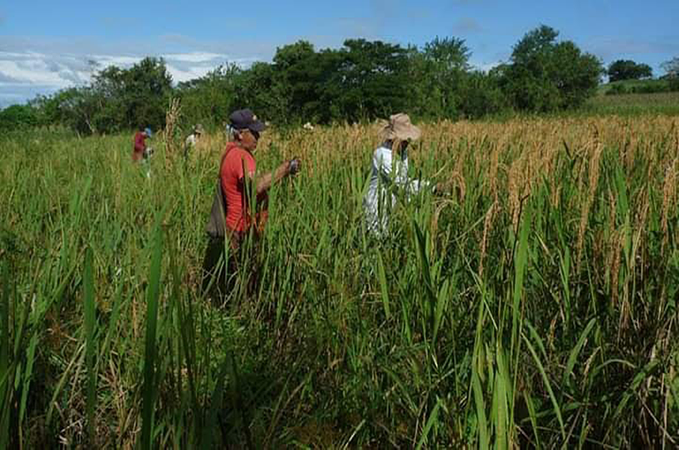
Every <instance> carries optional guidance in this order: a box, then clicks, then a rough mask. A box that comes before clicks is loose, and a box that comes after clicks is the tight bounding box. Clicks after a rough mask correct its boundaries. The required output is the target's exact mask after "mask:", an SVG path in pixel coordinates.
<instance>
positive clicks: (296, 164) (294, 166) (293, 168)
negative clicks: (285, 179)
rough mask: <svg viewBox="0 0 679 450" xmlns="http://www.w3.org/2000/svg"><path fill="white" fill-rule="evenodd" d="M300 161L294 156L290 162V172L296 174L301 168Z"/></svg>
mask: <svg viewBox="0 0 679 450" xmlns="http://www.w3.org/2000/svg"><path fill="white" fill-rule="evenodd" d="M300 164H301V163H300V161H299V159H298V158H293V159H291V160H290V161H289V162H288V174H290V175H296V174H297V173H298V172H299V170H300Z"/></svg>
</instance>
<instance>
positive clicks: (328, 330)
mask: <svg viewBox="0 0 679 450" xmlns="http://www.w3.org/2000/svg"><path fill="white" fill-rule="evenodd" d="M677 125H678V124H677V121H676V119H674V118H671V117H665V118H663V117H655V116H641V117H638V118H636V119H635V120H631V119H616V118H605V119H603V118H602V119H576V118H567V119H551V120H545V119H538V120H513V121H508V122H506V123H501V124H500V123H493V124H489V123H467V122H459V123H447V122H443V123H438V124H430V125H427V124H424V125H423V129H424V134H423V135H424V139H423V140H422V142H421V143H418V144H417V145H415V146H414V148H413V149H412V151H411V159H412V160H413V161H412V166H413V170H412V174H411V175H412V176H415V177H421V178H426V179H432V180H434V181H449V182H450V185H451V191H450V194H449V195H448V196H445V197H434V196H432V195H430V194H429V193H423V194H420V195H417V196H415V197H414V198H411V199H410V201H405V199H403V198H402V199H400V201H399V207H398V208H397V209H396V211H395V212H394V218H393V220H392V221H391V230H390V233H389V235H388V236H386V237H385V238H384V239H376V238H374V237H373V236H370V235H368V234H366V233H365V230H364V224H363V223H362V221H361V217H362V210H361V204H362V197H363V194H364V192H365V189H366V182H367V177H368V170H369V167H370V157H371V154H372V151H373V148H374V147H375V145H376V144H377V143H378V140H377V135H376V132H375V129H373V128H372V127H369V126H346V127H330V128H317V129H315V130H313V131H304V132H303V131H301V130H296V131H295V130H293V131H286V132H285V133H282V132H281V133H276V132H269V133H267V134H265V136H264V138H263V139H262V142H261V148H260V150H258V153H257V159H258V164H259V167H260V168H262V169H269V168H273V167H275V165H276V164H277V163H280V162H281V161H282V160H284V159H286V158H291V157H293V156H298V157H300V158H301V159H302V161H303V172H302V173H300V174H299V175H298V176H297V177H296V178H295V179H291V180H286V181H284V182H283V183H281V184H280V185H278V186H276V187H275V188H274V189H273V191H272V192H271V195H270V200H269V211H270V220H269V223H268V226H267V230H266V234H265V237H264V239H263V240H262V242H260V244H259V246H258V247H257V249H256V250H255V251H253V253H252V254H251V255H252V258H253V259H254V260H253V261H250V262H249V263H247V264H258V265H259V266H260V273H261V275H260V283H259V285H258V288H257V290H256V291H255V292H254V293H249V294H248V293H247V290H246V289H241V287H243V286H241V285H242V284H244V283H245V282H246V280H247V278H248V277H247V275H248V271H249V269H248V268H247V267H246V268H245V269H244V270H243V273H242V274H241V280H240V283H239V285H238V286H237V287H238V288H237V289H235V290H234V291H233V293H232V294H231V295H230V296H227V297H226V298H214V297H211V296H205V295H203V294H202V293H201V292H200V289H199V288H200V284H201V276H202V274H201V263H202V257H203V251H204V249H205V245H206V239H205V235H204V226H205V222H206V221H207V218H208V214H209V208H210V204H211V200H212V198H211V195H212V190H213V189H214V178H215V176H216V172H217V167H216V165H217V163H218V161H219V155H220V153H221V151H222V150H223V148H224V143H225V140H224V137H223V136H221V135H218V134H214V135H209V136H207V139H205V140H204V141H203V142H202V143H201V144H200V145H199V147H198V149H197V150H196V151H195V152H194V153H193V154H192V155H191V156H190V158H189V159H188V160H187V161H184V160H183V158H181V157H176V158H175V157H173V155H167V154H165V153H164V150H163V149H164V145H163V143H162V142H153V143H152V145H153V146H154V147H155V148H156V155H155V157H154V160H153V161H152V162H151V177H150V178H147V177H146V175H145V172H144V171H143V170H141V168H140V167H139V166H136V165H133V164H132V163H131V158H130V147H131V136H127V135H124V136H108V137H93V138H86V139H78V138H76V137H68V136H66V135H63V134H56V133H47V132H43V133H35V134H32V135H27V136H14V137H5V138H4V139H3V140H2V141H0V146H1V147H0V148H1V150H0V151H2V155H3V165H2V166H1V167H0V177H1V179H2V184H1V185H0V191H1V192H0V206H1V209H0V212H1V214H2V222H0V223H1V227H2V228H1V229H0V244H1V247H0V252H1V254H0V257H1V258H2V266H3V271H2V272H0V273H2V275H1V276H2V279H1V280H2V289H1V292H2V297H1V298H0V300H1V301H0V311H2V317H1V318H0V319H2V320H0V332H1V334H0V401H1V402H2V403H1V404H2V406H3V407H2V408H1V411H2V412H1V414H0V444H5V445H7V446H9V447H17V446H18V445H19V444H20V443H21V444H23V445H24V446H26V447H36V446H39V445H42V446H55V445H58V444H66V445H71V444H73V445H78V444H82V445H93V446H108V447H116V448H118V447H122V448H131V447H133V446H135V445H142V446H143V447H144V448H149V447H151V446H158V447H161V448H166V447H175V448H189V447H197V446H200V445H208V446H210V445H215V446H218V447H220V446H223V445H226V444H231V445H235V446H248V445H249V446H252V447H259V446H265V447H272V448H278V447H285V446H295V445H298V446H302V447H312V448H343V447H361V446H373V447H385V446H401V447H405V448H411V447H417V446H421V447H436V446H440V447H459V446H462V445H469V446H471V447H481V448H487V447H495V448H509V447H512V446H522V447H523V446H529V445H533V446H538V447H544V448H553V447H560V446H562V445H565V446H566V447H569V448H570V447H590V446H599V445H605V446H610V447H612V448H618V447H628V448H639V447H650V446H662V445H663V444H664V445H666V447H668V448H669V447H672V446H675V445H677V443H678V442H679V435H678V433H679V416H678V415H677V413H678V412H679V411H678V408H679V406H678V403H677V400H679V380H678V379H677V377H676V357H677V341H676V339H674V338H673V331H674V328H675V326H676V315H677V312H676V300H677V298H679V248H678V238H679V236H678V234H677V233H678V228H677V225H678V223H677V219H678V215H679V214H678V209H677V200H678V199H677V171H679V127H678V126H677ZM247 264H246V266H247Z"/></svg>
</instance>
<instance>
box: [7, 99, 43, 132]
mask: <svg viewBox="0 0 679 450" xmlns="http://www.w3.org/2000/svg"><path fill="white" fill-rule="evenodd" d="M37 124H38V114H37V112H36V110H35V108H33V107H32V106H30V105H12V106H9V107H7V108H5V109H3V110H0V131H8V130H16V129H26V128H31V127H34V126H36V125H37Z"/></svg>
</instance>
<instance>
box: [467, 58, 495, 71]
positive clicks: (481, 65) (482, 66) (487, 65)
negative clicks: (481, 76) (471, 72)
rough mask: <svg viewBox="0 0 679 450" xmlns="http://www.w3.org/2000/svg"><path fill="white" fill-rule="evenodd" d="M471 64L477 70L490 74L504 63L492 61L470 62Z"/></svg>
mask: <svg viewBox="0 0 679 450" xmlns="http://www.w3.org/2000/svg"><path fill="white" fill-rule="evenodd" d="M469 64H470V65H471V66H472V67H473V68H474V69H476V70H480V71H482V72H488V71H489V70H490V69H492V68H494V67H497V66H499V65H500V64H502V61H491V62H485V61H483V62H477V61H469Z"/></svg>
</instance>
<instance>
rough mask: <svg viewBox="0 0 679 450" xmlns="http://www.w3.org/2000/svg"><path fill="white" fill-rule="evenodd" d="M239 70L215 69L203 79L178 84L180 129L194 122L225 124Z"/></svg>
mask: <svg viewBox="0 0 679 450" xmlns="http://www.w3.org/2000/svg"><path fill="white" fill-rule="evenodd" d="M241 73H242V69H240V68H239V67H238V66H237V65H235V64H231V65H225V66H219V67H217V68H216V69H214V70H212V71H210V72H208V73H207V74H206V75H205V76H203V77H200V78H197V79H195V80H191V81H187V82H184V83H180V84H179V86H178V87H177V90H176V94H177V95H178V96H180V97H181V101H182V116H183V117H184V122H185V123H184V127H185V128H187V129H188V128H189V127H190V126H192V125H194V124H196V123H202V124H205V125H221V124H222V123H224V122H226V121H227V119H228V117H229V114H230V113H231V111H232V110H233V107H234V104H235V100H236V85H237V79H238V77H239V76H240V75H241Z"/></svg>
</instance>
